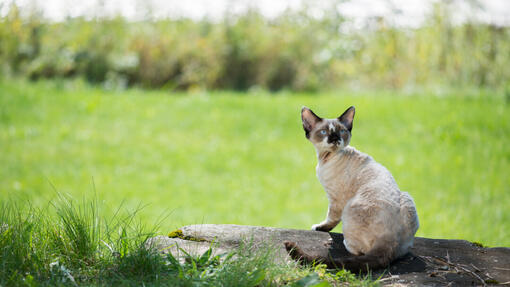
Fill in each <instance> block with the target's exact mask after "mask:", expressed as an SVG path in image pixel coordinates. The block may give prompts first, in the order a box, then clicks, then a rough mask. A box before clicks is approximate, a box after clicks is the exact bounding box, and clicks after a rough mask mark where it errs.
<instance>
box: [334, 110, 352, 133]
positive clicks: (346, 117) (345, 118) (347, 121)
mask: <svg viewBox="0 0 510 287" xmlns="http://www.w3.org/2000/svg"><path fill="white" fill-rule="evenodd" d="M355 112H356V109H355V108H354V106H351V107H350V108H348V109H347V110H346V111H345V112H344V113H343V114H342V115H341V116H339V117H338V120H339V121H340V122H341V123H342V124H344V126H345V127H346V128H347V129H348V130H349V132H350V131H351V130H352V121H353V120H354V114H355Z"/></svg>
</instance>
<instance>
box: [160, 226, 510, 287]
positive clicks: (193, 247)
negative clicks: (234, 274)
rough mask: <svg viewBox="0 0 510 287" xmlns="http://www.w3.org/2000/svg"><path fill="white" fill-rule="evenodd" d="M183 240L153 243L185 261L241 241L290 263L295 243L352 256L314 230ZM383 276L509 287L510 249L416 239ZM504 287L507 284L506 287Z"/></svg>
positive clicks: (207, 232) (188, 232) (212, 232)
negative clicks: (266, 249) (289, 245)
mask: <svg viewBox="0 0 510 287" xmlns="http://www.w3.org/2000/svg"><path fill="white" fill-rule="evenodd" d="M180 230H181V231H182V233H176V235H178V237H175V238H170V237H168V236H158V237H155V238H152V239H151V240H150V244H154V246H155V247H156V248H158V249H159V250H161V251H162V252H172V254H174V255H177V256H180V252H179V248H182V249H184V250H186V251H187V252H188V253H192V254H202V253H204V252H205V251H206V250H207V249H209V247H210V246H211V243H213V242H214V246H215V248H214V249H213V250H214V252H215V253H217V254H219V253H225V252H228V251H230V250H233V249H235V248H237V247H238V246H239V245H240V243H241V242H243V241H244V242H249V243H250V244H252V245H253V246H255V247H257V246H264V247H267V246H274V248H276V256H275V260H281V261H282V262H284V261H286V260H291V259H290V257H289V256H288V255H287V252H286V250H285V247H284V245H283V242H284V241H295V242H297V243H298V245H299V246H300V247H301V248H302V249H303V250H304V251H307V252H311V253H314V254H317V255H321V256H328V254H331V255H332V256H347V255H348V252H347V250H345V247H344V246H343V243H342V242H343V235H342V234H339V233H327V232H319V231H311V230H296V229H282V228H272V227H257V226H241V225H228V224H219V225H217V224H201V225H190V226H185V227H183V228H181V229H180ZM381 274H383V277H382V283H383V284H384V285H398V286H408V285H409V286H446V285H449V286H473V285H474V286H482V285H485V284H487V285H494V284H497V285H498V286H502V285H503V284H505V285H508V286H510V248H505V247H499V248H484V247H481V246H478V245H477V244H473V243H471V242H468V241H465V240H446V239H429V238H420V237H417V238H416V239H415V243H414V247H413V248H412V250H411V252H410V253H409V254H408V255H407V256H405V257H404V258H401V259H398V260H396V261H394V262H393V263H392V264H391V265H390V267H389V268H387V269H384V270H374V271H373V276H374V277H376V278H377V277H379V276H380V275H381ZM502 283H503V284H502Z"/></svg>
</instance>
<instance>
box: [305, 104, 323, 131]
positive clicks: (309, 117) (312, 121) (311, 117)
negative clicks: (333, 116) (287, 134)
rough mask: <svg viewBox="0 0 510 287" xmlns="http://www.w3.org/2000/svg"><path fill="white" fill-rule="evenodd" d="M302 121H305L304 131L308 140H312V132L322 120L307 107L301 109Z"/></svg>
mask: <svg viewBox="0 0 510 287" xmlns="http://www.w3.org/2000/svg"><path fill="white" fill-rule="evenodd" d="M301 120H302V121H303V129H304V130H305V135H306V138H310V132H311V131H312V130H313V129H314V128H315V126H316V125H317V123H319V122H320V121H322V118H320V117H318V116H317V115H316V114H314V113H313V112H312V110H310V109H309V108H307V107H303V108H302V109H301Z"/></svg>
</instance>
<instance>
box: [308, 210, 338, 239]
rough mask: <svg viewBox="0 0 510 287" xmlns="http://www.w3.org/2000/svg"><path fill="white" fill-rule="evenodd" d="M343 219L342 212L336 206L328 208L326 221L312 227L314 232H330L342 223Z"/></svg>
mask: <svg viewBox="0 0 510 287" xmlns="http://www.w3.org/2000/svg"><path fill="white" fill-rule="evenodd" d="M341 218H342V210H341V209H340V208H338V207H336V206H334V205H331V204H330V205H329V206H328V215H327V216H326V220H324V221H323V222H321V223H319V224H314V225H312V230H317V231H325V232H328V231H330V230H331V229H333V228H335V226H337V225H338V223H340V220H341Z"/></svg>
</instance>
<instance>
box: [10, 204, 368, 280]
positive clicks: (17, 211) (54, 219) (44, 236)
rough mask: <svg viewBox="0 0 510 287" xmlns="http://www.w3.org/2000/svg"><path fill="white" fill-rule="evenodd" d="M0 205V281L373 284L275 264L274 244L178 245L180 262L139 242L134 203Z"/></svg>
mask: <svg viewBox="0 0 510 287" xmlns="http://www.w3.org/2000/svg"><path fill="white" fill-rule="evenodd" d="M0 208H1V209H0V286H21V285H22V286H38V285H48V286H79V285H91V286H111V285H119V286H120V285H122V286H140V285H145V286H280V285H287V284H290V285H292V286H329V285H330V284H336V283H339V282H349V284H350V285H359V286H366V284H365V283H364V282H369V283H370V284H372V283H374V281H367V280H366V279H363V278H362V279H357V277H356V276H354V275H352V274H350V273H345V274H347V275H348V274H350V275H349V276H351V277H349V276H347V275H345V274H344V275H342V276H339V275H338V274H339V273H336V274H333V273H330V272H327V270H326V269H325V267H323V268H322V269H321V268H317V267H302V266H299V265H298V264H297V263H295V262H291V263H288V264H278V263H276V262H275V260H274V258H275V255H276V253H275V252H276V248H273V247H271V246H258V247H257V248H255V247H254V244H253V243H250V242H248V243H245V244H242V245H241V246H240V247H239V248H238V249H236V250H234V251H231V252H229V253H226V254H218V255H214V252H213V246H211V248H209V249H208V250H207V251H206V252H204V253H203V254H199V255H192V254H188V253H186V252H185V251H184V250H181V251H182V253H183V254H185V256H184V260H182V258H177V257H174V255H172V254H166V255H164V254H161V253H159V252H157V250H155V249H154V248H153V247H152V246H151V245H150V244H147V240H148V239H149V238H151V237H153V236H155V232H154V230H156V227H150V228H148V227H147V226H145V225H143V224H141V222H140V221H139V220H138V219H137V214H138V211H139V210H140V209H137V210H135V211H134V212H121V211H120V210H121V208H119V209H118V210H117V212H115V213H114V215H113V216H105V215H104V213H105V212H104V210H105V207H104V206H102V205H100V204H99V203H98V201H97V199H96V200H93V201H85V200H84V201H83V202H81V203H79V204H77V203H76V202H75V201H73V200H71V199H68V198H66V197H64V196H62V195H59V198H58V200H57V201H56V202H55V203H52V204H51V205H49V206H48V207H46V208H44V209H38V208H34V207H33V206H32V205H20V204H18V203H17V202H14V201H12V200H11V201H5V202H4V201H0ZM177 233H178V232H177ZM181 233H182V232H181ZM181 235H182V234H181ZM312 283H313V284H312ZM316 283H317V284H319V285H317V284H316ZM303 284H304V285H303ZM360 284H361V285H360ZM363 284H365V285H363Z"/></svg>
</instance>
